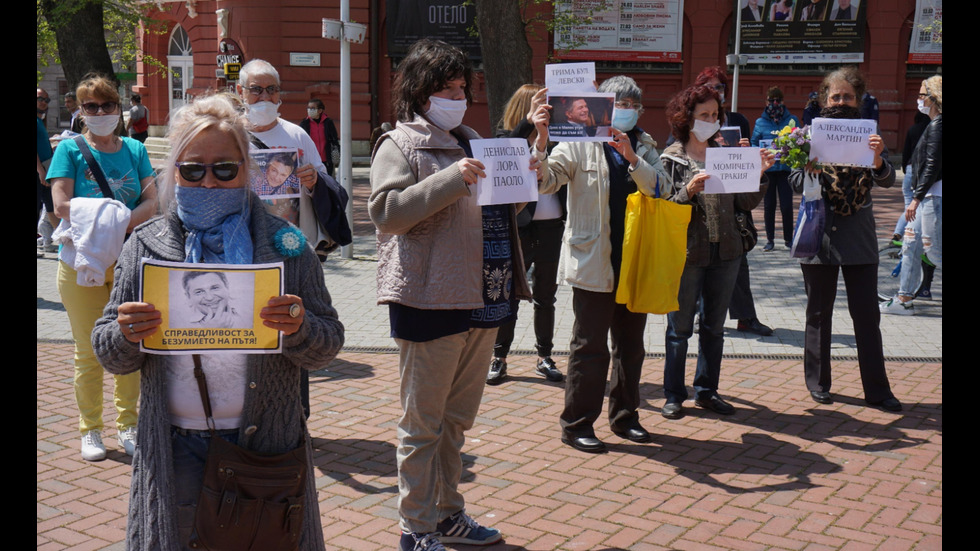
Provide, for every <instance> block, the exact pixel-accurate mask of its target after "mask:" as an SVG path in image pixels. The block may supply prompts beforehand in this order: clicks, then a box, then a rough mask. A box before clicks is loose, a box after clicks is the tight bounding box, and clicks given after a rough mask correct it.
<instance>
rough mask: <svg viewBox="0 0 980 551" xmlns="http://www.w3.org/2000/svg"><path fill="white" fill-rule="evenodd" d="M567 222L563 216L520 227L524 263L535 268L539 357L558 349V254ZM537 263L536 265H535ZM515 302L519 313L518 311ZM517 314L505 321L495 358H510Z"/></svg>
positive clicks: (531, 279)
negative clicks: (562, 218)
mask: <svg viewBox="0 0 980 551" xmlns="http://www.w3.org/2000/svg"><path fill="white" fill-rule="evenodd" d="M564 229H565V224H564V223H563V222H562V221H561V219H560V218H556V219H554V220H532V221H531V223H530V224H528V225H526V226H524V227H522V228H519V230H518V234H519V235H520V238H521V250H522V252H523V253H524V255H523V256H524V266H525V267H527V268H530V269H531V276H530V278H529V279H530V281H531V296H532V298H533V299H534V338H535V342H534V346H535V348H536V349H537V351H538V356H540V357H542V358H546V357H548V356H550V355H551V350H552V348H554V342H553V340H552V339H553V338H554V335H555V293H556V292H557V291H558V256H559V249H560V248H561V235H562V233H563V232H564ZM532 265H533V268H532ZM516 308H517V307H516V302H515V314H516ZM515 325H517V316H516V315H515V316H514V317H513V320H512V321H509V322H507V323H504V324H503V325H501V326H500V329H499V330H498V331H497V341H496V342H495V343H494V345H493V356H494V357H495V358H506V357H507V354H510V345H511V344H512V343H513V342H514V326H515Z"/></svg>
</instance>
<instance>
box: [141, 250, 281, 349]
mask: <svg viewBox="0 0 980 551" xmlns="http://www.w3.org/2000/svg"><path fill="white" fill-rule="evenodd" d="M282 270H283V263H282V262H278V263H273V264H187V263H181V262H166V261H163V260H152V259H143V261H142V262H141V269H140V301H142V302H146V303H149V304H153V305H154V306H156V309H157V310H159V311H160V313H161V318H162V323H161V325H160V327H159V328H158V329H157V331H156V332H154V333H153V334H152V335H150V336H149V337H147V338H145V339H143V340H142V341H141V342H140V351H141V352H146V353H148V354H198V353H207V354H221V353H235V354H242V353H245V354H277V353H279V352H281V351H282V333H280V332H279V331H277V330H275V329H272V328H269V327H266V326H265V325H263V323H262V319H261V318H260V317H259V311H261V310H262V308H263V307H264V306H265V305H266V303H267V302H268V301H269V297H274V296H279V295H281V294H282V293H283V282H282Z"/></svg>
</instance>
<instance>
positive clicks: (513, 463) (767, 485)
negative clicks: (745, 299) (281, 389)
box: [37, 169, 942, 550]
mask: <svg viewBox="0 0 980 551" xmlns="http://www.w3.org/2000/svg"><path fill="white" fill-rule="evenodd" d="M355 176H356V178H355V194H354V200H355V203H354V204H355V211H356V212H357V213H358V214H357V220H356V223H355V228H354V230H355V235H356V237H355V243H354V253H355V258H354V259H353V260H341V259H339V258H338V257H334V258H331V259H330V261H328V262H327V263H326V265H325V266H324V272H325V277H326V281H327V286H328V288H329V289H330V292H331V294H332V296H333V300H334V304H335V306H336V307H337V309H338V311H339V312H340V315H341V319H342V320H343V322H344V323H345V325H346V327H347V347H346V348H345V352H344V353H342V354H341V356H340V358H339V359H338V361H336V362H335V363H334V364H332V365H331V366H330V367H329V368H328V369H327V370H323V371H318V372H316V373H315V374H314V376H313V377H312V382H313V384H312V385H311V401H312V403H313V416H312V418H311V422H310V430H311V434H312V435H313V437H314V447H315V460H314V461H315V464H316V467H317V487H318V489H319V497H320V508H321V519H322V523H323V526H324V535H325V537H326V538H327V548H328V549H357V550H361V549H364V550H370V549H392V548H393V547H394V546H395V545H396V541H397V540H396V538H397V478H396V472H395V461H394V446H395V444H396V438H395V430H394V427H395V424H396V423H397V420H398V417H399V415H400V408H399V405H398V374H397V373H398V370H397V356H396V355H395V354H392V353H391V352H392V351H394V346H393V342H392V341H391V339H390V338H389V337H388V336H387V335H388V326H387V311H386V309H385V308H382V307H378V306H375V305H374V289H375V285H374V274H375V266H376V263H375V262H374V261H373V258H374V249H373V234H372V228H371V226H370V222H369V221H367V220H366V218H365V216H364V201H365V200H366V197H367V194H368V187H367V183H366V172H365V171H364V170H363V169H358V171H357V172H356V174H355ZM875 198H876V202H875V203H876V206H875V208H876V214H877V216H878V219H879V221H880V222H879V226H880V229H881V230H882V231H881V233H882V236H884V234H890V229H891V226H892V225H893V223H894V220H895V218H894V217H895V216H897V213H898V210H899V206H900V202H901V192H900V191H898V190H888V191H884V192H882V191H880V190H876V195H875ZM755 218H756V220H757V222H758V225H759V226H760V229H761V220H762V213H761V207H760V210H759V212H757V213H756V216H755ZM777 234H778V230H777ZM778 243H779V242H778V241H777V249H776V251H774V252H771V253H762V252H761V249H756V250H755V251H753V252H752V253H751V255H750V265H751V269H752V279H753V291H754V294H755V297H756V305H757V309H758V310H759V317H760V318H761V319H762V320H763V321H764V322H765V323H767V324H769V325H771V326H773V327H774V328H775V329H776V334H775V335H774V336H773V337H769V338H761V337H755V336H750V335H744V334H742V333H739V332H737V331H735V329H734V327H735V324H734V322H729V324H728V327H729V331H728V334H727V336H726V344H725V352H726V356H725V361H724V363H723V368H722V389H721V392H722V394H723V395H725V396H727V397H730V398H731V401H732V403H733V404H734V405H735V406H736V407H737V408H738V411H737V413H736V414H735V415H733V416H731V417H726V418H723V419H721V418H718V417H717V416H716V415H714V414H711V413H707V412H704V411H703V410H697V409H696V408H694V406H693V405H692V404H689V405H690V406H691V407H690V408H689V416H688V417H686V418H684V419H682V420H679V421H668V420H666V419H663V418H662V417H661V416H660V415H659V407H660V406H661V405H662V404H663V398H662V392H661V387H660V382H661V380H662V375H661V373H662V371H661V370H662V364H663V360H662V353H663V334H664V319H663V316H650V319H649V322H648V329H647V334H646V342H647V350H648V353H649V354H648V356H649V357H648V360H647V362H646V364H645V370H644V375H643V379H642V381H641V389H640V390H641V399H642V404H643V405H642V407H641V420H642V421H643V423H644V424H645V426H646V427H647V428H648V429H649V430H650V431H651V432H652V433H653V434H654V436H655V439H654V442H653V443H651V444H648V445H639V444H633V443H629V442H624V441H621V440H619V439H618V438H616V437H615V436H613V435H611V434H610V433H609V430H608V428H607V427H606V426H605V424H604V423H603V422H602V420H600V422H599V423H597V431H598V436H599V437H600V438H602V439H604V440H605V441H607V443H609V444H610V453H609V454H606V455H602V456H590V455H585V454H581V453H579V452H577V451H575V450H572V449H570V448H568V447H566V446H564V445H562V444H561V443H560V442H559V440H558V436H559V434H558V423H557V418H558V414H559V412H560V411H561V407H562V403H563V393H562V390H561V385H556V384H551V383H546V382H544V381H543V379H541V378H540V377H537V376H536V375H534V374H533V364H534V358H533V356H529V355H522V353H523V352H526V351H529V350H532V349H533V333H532V332H531V331H529V329H528V327H529V321H530V316H529V315H523V316H522V317H521V320H520V321H519V323H518V329H517V335H518V340H517V341H516V342H515V344H514V348H515V349H517V351H516V352H514V353H512V356H511V359H510V364H511V367H510V369H509V371H510V374H511V375H512V379H511V380H510V381H509V382H507V383H505V384H503V385H501V386H498V387H488V388H487V390H486V393H485V395H484V400H483V406H482V407H481V410H480V415H479V417H478V418H477V420H476V425H475V426H474V428H473V429H472V430H470V431H469V432H468V433H467V443H466V446H465V447H464V467H465V470H466V473H465V475H464V480H463V489H464V493H465V495H466V496H467V499H468V502H469V507H468V511H469V512H470V513H471V514H472V515H473V516H474V517H475V518H477V520H479V521H480V522H481V523H484V524H488V525H493V526H495V527H497V528H500V529H501V530H502V531H503V533H504V535H505V536H506V541H505V543H503V544H499V545H496V546H494V547H492V548H491V549H500V550H504V549H514V550H518V549H530V550H548V549H567V550H582V549H637V550H641V549H642V550H645V549H765V550H768V549H807V550H817V549H941V548H942V300H941V299H942V276H941V274H938V275H937V281H936V283H935V284H934V286H933V292H934V294H935V296H936V300H934V301H932V302H917V307H916V309H917V311H918V314H919V315H917V316H914V317H891V316H889V317H885V318H884V319H883V320H882V325H881V327H882V333H883V336H884V346H885V354H886V357H887V358H888V363H887V367H888V372H889V377H890V378H891V380H892V384H893V387H894V390H895V394H896V395H897V396H898V397H899V398H900V399H901V400H902V401H903V403H905V405H906V410H905V412H904V413H902V414H900V415H894V414H888V413H884V412H880V411H878V410H875V409H871V408H868V407H865V406H864V404H863V400H861V396H862V392H861V386H860V378H859V376H858V370H857V365H856V362H855V361H854V358H856V349H855V346H854V340H853V330H852V327H851V325H850V318H849V316H848V314H847V311H846V304H845V301H844V300H843V291H842V292H841V297H840V298H841V300H840V301H838V304H837V309H836V310H835V316H834V318H835V319H834V323H835V328H836V331H835V335H834V344H833V346H834V355H835V357H836V358H837V360H838V361H837V362H836V363H835V380H834V383H835V388H834V392H835V395H836V397H837V401H836V402H835V404H833V405H830V406H818V405H816V404H814V403H813V402H811V401H810V400H809V397H808V395H807V393H806V391H805V388H804V387H803V384H802V367H801V357H802V339H803V335H802V330H803V309H804V304H805V297H804V296H803V293H802V278H801V275H800V271H799V268H798V266H797V265H796V262H795V261H793V260H792V259H790V258H789V256H788V254H787V251H786V250H785V249H783V248H782V247H781V246H780V245H779V244H778ZM56 265H57V262H56V260H54V258H53V255H48V257H47V258H43V259H38V260H37V275H38V277H37V358H38V372H37V373H38V375H37V491H38V499H37V547H38V549H45V550H56V549H113V550H121V549H123V548H124V546H123V544H122V543H121V542H122V539H123V537H124V534H125V512H126V502H127V499H128V485H129V471H130V468H129V459H128V458H127V457H126V456H125V455H124V454H122V452H121V451H119V450H116V449H115V434H114V433H115V430H114V428H111V427H113V423H112V419H113V418H114V416H115V414H114V411H112V408H111V381H110V380H109V379H108V378H107V384H106V385H105V388H106V390H107V391H108V393H107V394H106V406H107V409H106V416H105V417H106V426H107V427H110V428H108V429H107V431H106V438H105V440H106V443H107V445H108V446H109V448H110V453H109V459H107V460H106V461H103V462H100V463H86V462H84V461H82V460H81V459H80V457H79V455H78V434H77V411H76V409H75V404H74V400H73V395H72V393H73V390H72V380H71V377H72V367H71V362H72V358H71V347H70V345H69V343H70V331H69V329H68V323H67V316H66V315H65V313H64V309H63V307H62V305H61V302H60V297H59V296H58V293H57V289H56V288H55V285H54V273H55V269H56ZM882 272H883V273H885V272H887V270H885V269H882ZM880 285H881V287H882V289H883V290H889V291H891V290H894V289H895V288H896V287H897V281H896V280H894V279H891V278H890V277H888V276H887V275H885V276H883V278H882V283H881V284H880ZM841 288H843V286H841ZM570 297H571V293H570V292H569V290H568V288H566V287H562V288H560V291H559V297H558V327H557V331H556V333H557V334H556V337H555V343H556V345H557V347H558V348H559V350H563V351H567V343H568V340H569V334H570V330H571V323H572V319H571V318H572V316H571V309H570ZM527 311H529V308H522V313H527ZM924 336H927V337H926V338H924ZM695 338H696V337H695ZM691 350H692V351H695V350H696V348H695V346H694V345H693V343H692V346H691ZM657 354H661V356H660V358H658V357H657ZM556 355H557V354H556ZM564 363H565V362H564V359H563V358H559V365H560V367H561V368H562V369H563V370H564ZM689 364H690V366H691V367H692V369H693V362H689ZM459 548H460V549H465V548H466V547H465V546H460V547H459Z"/></svg>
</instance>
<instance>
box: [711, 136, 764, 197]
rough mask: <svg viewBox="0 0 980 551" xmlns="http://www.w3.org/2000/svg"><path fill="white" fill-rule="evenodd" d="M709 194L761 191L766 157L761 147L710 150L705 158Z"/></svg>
mask: <svg viewBox="0 0 980 551" xmlns="http://www.w3.org/2000/svg"><path fill="white" fill-rule="evenodd" d="M704 172H705V173H706V174H708V175H709V178H708V179H707V181H705V183H704V192H705V193H751V192H755V191H759V180H760V179H761V178H762V156H761V155H760V154H759V148H757V147H709V148H708V151H707V153H706V154H705V161H704Z"/></svg>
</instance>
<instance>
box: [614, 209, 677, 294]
mask: <svg viewBox="0 0 980 551" xmlns="http://www.w3.org/2000/svg"><path fill="white" fill-rule="evenodd" d="M690 221H691V206H690V205H681V204H679V203H671V202H670V201H667V200H666V199H657V198H654V197H649V196H647V195H643V194H642V193H640V192H639V191H638V192H636V193H632V194H630V196H629V197H628V198H627V199H626V227H625V230H626V231H625V233H624V235H623V264H622V266H621V269H620V273H619V287H617V289H616V302H617V303H619V304H625V305H626V308H628V309H629V310H630V311H631V312H637V313H647V314H666V313H668V312H673V311H675V310H677V309H678V307H679V306H678V304H677V291H678V290H679V289H680V286H681V274H682V273H683V272H684V262H685V261H686V259H687V225H688V223H690Z"/></svg>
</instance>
